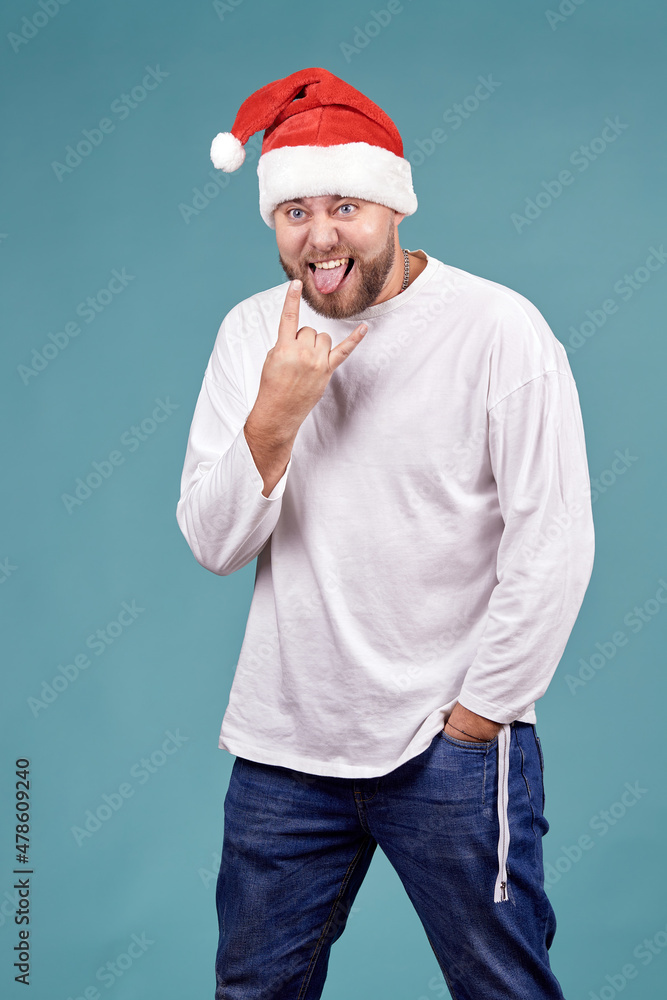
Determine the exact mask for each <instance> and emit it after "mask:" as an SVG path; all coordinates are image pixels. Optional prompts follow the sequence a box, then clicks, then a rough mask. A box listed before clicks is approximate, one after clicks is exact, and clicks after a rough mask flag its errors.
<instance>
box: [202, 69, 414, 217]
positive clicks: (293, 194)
mask: <svg viewBox="0 0 667 1000" xmlns="http://www.w3.org/2000/svg"><path fill="white" fill-rule="evenodd" d="M260 129H265V130H266V131H265V132H264V139H263V141H262V153H261V156H260V158H259V163H258V165H257V174H258V176H259V211H260V214H261V216H262V218H263V219H264V221H265V222H266V224H267V226H270V227H271V228H272V229H275V222H274V219H273V212H274V209H275V208H276V206H277V205H279V204H280V203H281V202H283V201H289V200H291V199H292V198H308V197H314V196H317V195H325V194H340V195H341V196H342V197H353V198H354V197H356V198H362V199H364V200H365V201H373V202H377V203H378V204H380V205H387V207H388V208H393V209H395V211H397V212H400V213H401V214H402V215H412V214H413V212H415V211H416V210H417V197H416V195H415V193H414V191H413V189H412V171H411V169H410V163H409V162H408V160H406V159H405V158H404V157H403V143H402V141H401V137H400V135H399V132H398V129H397V128H396V126H395V125H394V123H393V121H392V120H391V118H389V116H388V115H386V114H385V113H384V111H383V110H382V108H379V107H378V106H377V104H374V103H373V101H371V100H369V98H368V97H366V96H365V95H364V94H362V93H361V92H360V91H358V90H355V89H354V87H351V86H350V85H349V84H348V83H345V81H344V80H341V79H339V78H338V77H337V76H334V75H333V73H329V71H328V70H326V69H321V68H319V67H311V68H310V69H301V70H299V71H298V72H296V73H292V74H291V75H290V76H286V77H285V78H284V79H282V80H275V81H274V82H273V83H267V84H266V86H265V87H260V89H259V90H256V91H255V93H254V94H251V95H250V97H248V98H247V99H246V100H245V101H244V102H243V104H242V105H241V107H240V108H239V111H238V114H237V115H236V120H235V121H234V125H233V126H232V131H231V132H220V133H219V134H218V135H216V137H215V139H214V140H213V143H212V144H211V160H212V161H213V165H214V166H215V167H217V168H218V169H219V170H224V171H226V172H231V171H233V170H237V169H238V168H239V167H240V166H241V164H242V163H243V161H244V159H245V150H244V148H243V147H244V145H245V143H246V142H247V141H248V139H249V138H250V136H251V135H254V133H255V132H259V130H260Z"/></svg>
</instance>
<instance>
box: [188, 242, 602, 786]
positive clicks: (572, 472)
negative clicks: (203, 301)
mask: <svg viewBox="0 0 667 1000" xmlns="http://www.w3.org/2000/svg"><path fill="white" fill-rule="evenodd" d="M413 252H414V251H413ZM417 253H418V254H419V255H420V256H421V257H422V258H424V259H426V260H427V261H428V263H427V266H426V268H425V269H424V270H423V271H422V273H421V274H420V275H419V276H418V277H417V278H416V279H415V280H414V281H413V282H412V284H411V285H410V286H409V287H408V288H407V289H406V290H405V291H404V292H402V293H400V294H399V295H396V296H394V297H393V298H391V299H389V300H388V301H386V302H382V303H380V304H379V305H374V306H371V307H370V308H369V309H367V310H366V311H365V312H363V313H360V314H358V315H356V316H355V317H353V318H351V319H347V320H328V319H324V318H323V317H322V316H319V315H318V314H316V313H314V312H313V311H312V310H311V309H310V308H309V307H308V306H307V304H306V303H305V302H302V305H301V310H300V318H299V326H304V325H307V326H312V327H314V328H315V329H316V330H317V331H318V332H319V331H326V332H327V333H329V334H330V336H331V339H332V345H334V346H335V345H336V344H338V343H340V342H341V341H342V340H343V339H344V338H345V337H346V336H347V335H348V334H349V333H350V332H351V330H352V329H353V328H354V327H355V326H356V325H357V324H358V323H359V322H360V321H361V319H364V320H366V321H367V322H368V327H369V329H368V332H367V334H366V336H365V338H364V339H363V340H362V341H361V343H360V344H359V345H358V346H357V347H356V348H355V349H354V351H353V352H352V354H351V355H350V356H349V357H348V358H347V359H346V360H345V361H344V362H343V363H342V364H341V365H340V366H339V367H338V368H337V369H336V370H335V371H334V373H333V375H332V377H331V380H330V382H329V383H328V385H327V388H326V390H325V392H324V395H323V396H322V398H321V400H320V401H319V402H318V403H317V404H316V406H315V407H314V408H313V410H312V411H311V412H310V414H309V415H308V417H307V418H306V420H305V421H304V423H303V424H302V426H301V427H300V429H299V431H298V434H297V437H296V441H295V444H294V448H293V451H292V455H291V458H290V461H289V464H288V466H287V468H286V470H285V472H284V474H283V476H282V478H281V479H280V481H279V482H278V483H277V485H276V486H275V488H274V489H273V491H272V493H271V495H270V496H269V497H265V496H263V495H262V489H263V482H262V478H261V476H260V474H259V472H258V470H257V468H256V466H255V463H254V461H253V458H252V454H251V452H250V449H249V447H248V444H247V441H246V439H245V435H244V433H243V425H244V423H245V420H246V418H247V416H248V414H249V412H250V410H251V409H252V407H253V404H254V402H255V399H256V397H257V392H258V389H259V380H260V374H261V371H262V366H263V364H264V360H265V357H266V353H267V351H268V350H269V349H270V348H271V347H273V346H274V344H275V342H276V339H277V334H278V320H279V316H280V312H281V309H282V306H283V302H284V299H285V292H286V289H287V282H284V283H283V284H280V285H278V286H276V287H274V288H270V289H268V290H267V291H263V292H259V293H258V294H256V295H253V296H251V297H250V298H248V299H246V300H244V301H243V302H240V303H239V304H238V305H237V306H235V307H234V308H233V309H232V310H231V311H230V312H229V313H228V315H227V316H226V317H225V319H224V321H223V323H222V325H221V327H220V331H219V333H218V336H217V339H216V342H215V345H214V348H213V353H212V355H211V358H210V361H209V364H208V366H207V368H206V372H205V375H204V380H203V385H202V389H201V392H200V395H199V398H198V401H197V406H196V410H195V414H194V418H193V421H192V427H191V431H190V437H189V440H188V447H187V454H186V457H185V466H184V469H183V476H182V483H181V498H180V501H179V503H178V507H177V519H178V523H179V526H180V528H181V530H182V532H183V534H184V535H185V538H186V539H187V542H188V544H189V546H190V548H191V549H192V551H193V553H194V555H195V557H196V559H197V560H198V561H199V562H200V563H201V565H202V566H204V567H205V568H206V569H209V570H210V571H211V572H213V573H217V574H220V575H227V574H230V573H233V572H234V571H235V570H237V569H240V568H241V567H242V566H245V565H246V564H247V563H249V562H250V561H251V560H252V559H254V558H255V556H259V558H258V560H257V570H256V578H255V589H254V594H253V599H252V604H251V608H250V613H249V616H248V622H247V626H246V631H245V637H244V641H243V645H242V648H241V652H240V655H239V659H238V663H237V666H236V672H235V676H234V680H233V684H232V688H231V692H230V696H229V704H228V706H227V709H226V712H225V714H224V718H223V721H222V728H221V732H220V738H219V744H218V745H219V747H220V748H222V749H225V750H227V751H229V752H230V753H232V754H235V755H238V756H242V757H247V758H250V759H251V760H255V761H260V762H262V763H266V764H279V765H282V766H285V767H290V768H296V769H298V770H301V771H306V772H309V773H312V774H323V775H335V776H340V777H373V776H376V775H382V774H386V773H387V772H389V771H391V770H393V769H394V768H396V767H398V766H399V765H400V764H402V763H404V762H405V761H407V760H410V759H411V758H412V757H415V756H416V755H417V754H419V753H421V752H422V751H424V750H425V749H426V748H427V747H428V746H429V744H430V743H431V741H432V739H433V737H434V735H435V734H436V733H437V732H438V731H439V730H441V729H442V727H443V725H444V723H445V721H446V718H447V716H448V715H449V713H450V711H451V709H452V707H453V705H454V704H455V702H456V701H459V702H461V704H462V705H463V706H464V707H466V708H468V709H470V710H471V711H473V712H477V713H478V714H479V715H483V716H485V717H487V718H489V719H493V720H495V721H497V722H501V723H505V724H507V723H509V722H512V721H513V720H515V719H518V720H521V721H524V722H533V723H534V722H535V721H536V716H535V702H536V700H537V699H538V698H540V697H541V696H542V695H543V694H544V692H545V691H546V689H547V686H548V684H549V682H550V681H551V678H552V676H553V674H554V671H555V669H556V666H557V664H558V661H559V659H560V657H561V655H562V653H563V650H564V648H565V645H566V643H567V640H568V637H569V635H570V632H571V629H572V626H573V624H574V621H575V619H576V617H577V614H578V612H579V608H580V606H581V603H582V600H583V597H584V593H585V591H586V587H587V585H588V581H589V579H590V575H591V571H592V565H593V553H594V531H593V520H592V513H591V502H590V483H589V476H588V467H587V461H586V449H585V439H584V430H583V425H582V419H581V411H580V407H579V398H578V394H577V389H576V385H575V382H574V379H573V377H572V372H571V370H570V366H569V363H568V359H567V355H566V353H565V350H564V348H563V346H562V345H561V344H560V342H559V341H558V340H557V339H556V337H555V336H554V335H553V333H552V332H551V330H550V328H549V326H548V325H547V323H546V321H545V320H544V318H543V316H542V315H541V313H540V312H539V311H538V310H537V309H536V307H535V306H534V305H532V303H531V302H529V301H528V300H527V299H525V298H524V297H523V296H522V295H519V294H518V293H517V292H514V291H512V290H511V289H509V288H506V287H504V286H503V285H500V284H498V283H496V282H493V281H489V280H487V279H485V278H481V277H477V276H475V275H473V274H469V273H468V272H466V271H463V270H461V269H460V268H456V267H452V266H451V265H449V264H444V263H442V262H441V261H439V260H436V259H435V258H434V257H427V255H426V254H424V252H423V251H417ZM504 732H505V733H507V732H508V730H507V728H505V731H504Z"/></svg>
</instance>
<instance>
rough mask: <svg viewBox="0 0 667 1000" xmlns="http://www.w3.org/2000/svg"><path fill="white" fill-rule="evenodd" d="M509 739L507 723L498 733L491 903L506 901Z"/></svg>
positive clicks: (508, 839)
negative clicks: (495, 847)
mask: <svg viewBox="0 0 667 1000" xmlns="http://www.w3.org/2000/svg"><path fill="white" fill-rule="evenodd" d="M510 737H511V730H510V727H509V724H508V723H505V724H504V725H503V728H502V729H501V730H499V732H498V823H499V826H500V834H499V836H498V877H497V878H496V886H495V889H494V891H493V902H494V903H504V902H506V901H507V899H508V896H507V855H508V853H509V847H510V825H509V820H508V818H507V806H508V798H509V783H508V778H509V770H510Z"/></svg>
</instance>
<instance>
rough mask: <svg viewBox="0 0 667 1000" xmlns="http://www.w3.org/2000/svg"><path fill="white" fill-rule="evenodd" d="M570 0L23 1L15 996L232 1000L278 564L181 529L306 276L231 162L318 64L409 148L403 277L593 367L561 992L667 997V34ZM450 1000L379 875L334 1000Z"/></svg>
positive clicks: (368, 891)
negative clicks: (238, 365) (500, 291)
mask: <svg viewBox="0 0 667 1000" xmlns="http://www.w3.org/2000/svg"><path fill="white" fill-rule="evenodd" d="M548 2H549V0H544V2H528V0H523V2H522V0H517V2H507V3H497V2H492V0H479V2H468V3H454V2H427V0H402V2H397V0H391V2H387V0H377V2H376V3H375V5H373V4H372V3H371V0H368V3H367V4H364V3H359V2H352V0H337V2H336V3H335V4H324V5H321V4H318V5H314V4H304V3H296V2H267V0H227V2H222V0H218V2H216V3H211V2H204V0H201V2H199V0H197V2H187V3H186V2H185V0H182V2H177V0H160V2H157V0H135V2H130V0H109V2H107V3H85V2H84V0H71V2H68V3H66V4H65V3H64V2H63V0H21V2H20V0H7V2H6V3H5V4H4V5H3V9H2V13H1V14H0V18H1V21H2V46H3V54H2V69H1V74H2V94H3V122H4V124H3V132H2V134H3V156H2V172H3V180H2V195H3V199H2V201H3V205H2V211H1V214H0V252H1V253H2V271H3V276H4V278H5V286H4V293H3V307H4V333H3V337H2V359H3V364H2V374H1V378H2V391H1V399H2V407H3V417H2V432H3V446H4V448H3V471H4V488H3V491H2V510H3V513H2V535H1V539H0V560H1V562H0V602H1V608H2V612H3V615H4V622H5V624H4V629H3V631H4V640H3V647H4V651H5V656H4V667H3V685H2V688H3V691H2V710H3V720H2V742H3V751H2V758H1V760H2V763H1V767H0V795H1V801H2V836H1V837H0V858H1V861H2V864H1V865H0V949H1V952H0V982H1V987H0V989H1V991H2V995H3V996H5V997H21V996H31V997H33V998H35V1000H47V998H48V1000H77V998H84V1000H96V998H97V997H107V996H109V997H110V998H111V1000H126V998H127V1000H131V998H153V997H161V998H164V1000H183V998H186V997H187V998H188V1000H199V998H201V1000H206V998H211V1000H212V997H213V991H214V974H213V962H214V954H215V947H216V940H217V922H216V916H215V901H214V894H215V875H216V873H217V864H218V861H219V857H220V848H221V843H222V833H223V799H224V794H225V791H226V788H227V783H228V778H229V773H230V769H231V766H232V763H233V758H232V757H231V755H229V754H228V753H227V752H226V751H222V750H219V749H218V747H217V740H218V732H219V728H220V723H221V720H222V716H223V713H224V710H225V707H226V704H227V696H228V692H229V688H230V685H231V681H232V677H233V673H234V667H235V664H236V658H237V656H238V653H239V650H240V646H241V642H242V639H243V633H244V627H245V621H246V616H247V612H248V608H249V604H250V599H251V594H252V586H253V579H254V563H252V564H250V565H249V566H247V567H245V568H244V569H243V570H242V571H240V572H237V573H235V574H234V575H232V576H231V577H226V578H225V577H216V576H214V575H213V574H211V573H208V572H207V571H205V570H204V569H202V568H201V567H200V566H199V565H198V564H197V563H196V561H195V559H194V557H193V555H192V554H191V552H190V550H189V549H188V547H187V545H186V543H185V541H184V539H183V537H182V536H181V534H180V531H179V529H178V526H177V524H176V519H175V509H176V503H177V500H178V496H179V483H180V474H181V468H182V463H183V458H184V454H185V446H186V440H187V435H188V430H189V425H190V420H191V417H192V412H193V409H194V404H195V400H196V397H197V393H198V390H199V387H200V384H201V379H202V376H203V372H204V368H205V366H206V363H207V361H208V358H209V355H210V352H211V349H212V346H213V342H214V339H215V336H216V333H217V330H218V326H219V324H220V322H221V320H222V318H223V317H224V316H225V314H226V313H227V311H228V310H229V309H230V308H231V307H232V306H233V305H234V304H235V303H236V302H238V301H239V300H240V299H242V298H244V297H246V296H249V295H251V294H253V293H254V292H256V291H259V290H261V289H263V288H267V287H269V286H271V285H274V284H277V283H278V282H280V281H282V280H284V275H283V272H282V270H281V269H280V266H279V263H278V256H277V250H276V246H275V237H274V234H273V232H272V231H271V230H270V229H268V227H267V226H266V225H265V224H264V223H263V222H262V220H261V218H260V215H259V212H258V204H257V203H258V190H257V177H256V161H257V140H255V141H254V142H253V144H251V148H250V151H249V155H248V160H247V162H246V164H245V165H244V166H243V167H242V169H241V170H239V171H238V172H237V173H236V174H233V175H231V176H229V177H227V176H225V175H222V174H219V173H218V172H217V171H215V170H213V168H212V165H211V163H210V160H209V147H210V142H211V139H212V138H213V136H214V135H215V134H216V133H217V132H218V131H224V130H228V129H229V128H230V127H231V125H232V123H233V120H234V116H235V114H236V111H237V109H238V107H239V105H240V104H241V102H242V101H243V100H244V99H245V98H246V97H247V96H248V95H249V94H250V93H251V92H252V91H254V90H256V89H257V88H258V87H260V86H262V85H264V84H265V83H268V82H269V81H271V80H274V79H276V78H278V77H282V76H286V75H288V74H289V73H291V72H293V71H294V70H296V69H299V68H302V67H305V66H324V67H326V68H327V69H329V70H330V71H332V72H333V73H335V74H337V75H339V76H342V77H344V78H345V79H346V80H348V81H349V82H350V83H351V84H352V85H354V86H355V87H357V88H358V89H360V90H362V91H363V92H364V93H367V94H368V95H369V96H370V97H371V98H372V99H373V100H375V101H376V102H377V103H378V104H379V105H380V106H381V107H383V108H384V109H386V111H387V112H388V113H389V114H390V115H391V116H392V117H393V119H394V120H395V122H396V123H397V125H398V127H399V130H400V131H401V134H402V136H403V138H404V143H405V152H406V155H407V156H409V158H410V160H411V162H412V164H413V167H414V185H415V189H416V192H417V195H418V198H419V202H420V207H419V209H418V211H417V212H416V214H415V215H413V216H412V217H410V218H409V219H406V220H405V221H404V222H403V223H402V224H401V229H400V235H401V242H402V244H403V245H404V246H407V247H410V248H411V249H416V248H418V247H421V248H423V249H424V250H426V251H427V253H429V254H431V255H432V256H435V257H437V258H439V259H440V260H443V261H445V262H448V263H450V264H453V265H455V266H457V267H461V268H464V269H466V270H468V271H471V272H473V273H474V274H478V275H482V276H484V277H486V278H490V279H492V280H494V281H498V282H501V283H503V284H506V285H509V286H510V287H511V288H514V289H516V290H518V291H519V292H521V293H522V294H523V295H525V296H526V297H527V298H529V299H530V300H531V301H532V302H534V303H535V304H536V305H537V307H538V308H539V309H540V310H541V311H542V313H543V314H544V316H545V317H546V319H547V321H548V322H549V323H550V325H551V327H552V329H553V331H554V333H555V334H556V336H557V337H558V338H559V339H560V340H561V341H562V342H563V343H564V344H565V345H566V346H567V348H568V350H569V357H570V363H571V366H572V370H573V373H574V376H575V379H576V381H577V385H578V389H579V394H580V399H581V405H582V411H583V417H584V424H585V429H586V441H587V448H588V457H589V464H590V473H591V477H592V480H593V488H594V493H593V505H594V506H593V511H594V518H595V525H596V540H597V551H596V559H595V567H594V570H593V575H592V578H591V582H590V586H589V588H588V592H587V594H586V598H585V601H584V604H583V607H582V610H581V613H580V615H579V618H578V620H577V623H576V625H575V627H574V630H573V632H572V635H571V638H570V641H569V643H568V646H567V649H566V651H565V653H564V656H563V658H562V661H561V663H560V665H559V667H558V670H557V672H556V674H555V677H554V679H553V681H552V684H551V686H550V688H549V690H548V692H547V694H546V695H545V696H544V698H543V699H542V700H541V702H540V703H539V704H538V707H537V711H538V732H539V733H540V735H541V737H542V741H543V746H544V752H545V759H546V775H545V776H546V815H547V818H548V820H549V822H550V824H551V829H550V831H549V833H548V834H547V836H546V838H545V841H544V850H545V861H546V873H547V885H548V891H549V894H550V897H551V899H552V901H553V904H554V907H555V909H556V913H557V917H558V925H559V926H558V932H557V934H556V938H555V942H554V945H553V949H552V962H553V965H554V968H555V970H556V972H557V974H558V976H559V978H560V979H561V981H562V984H563V988H564V992H565V995H566V996H567V997H568V1000H575V998H582V1000H591V998H592V1000H612V998H613V997H615V996H616V995H617V994H618V995H620V994H623V998H624V1000H655V998H656V997H659V996H662V995H664V983H665V981H666V979H667V892H666V890H667V878H666V866H665V853H664V844H665V827H664V825H663V824H665V821H666V820H667V816H666V800H665V793H664V783H665V765H666V757H665V737H664V705H665V700H666V698H667V680H666V672H665V623H666V621H667V605H666V604H665V601H666V600H667V583H666V581H667V551H666V545H665V530H664V523H665V521H664V510H665V488H666V485H667V483H666V477H665V362H666V361H667V351H666V347H665V322H664V315H665V305H666V303H665V291H664V289H665V277H666V275H667V257H666V255H665V246H666V244H667V220H666V218H665V195H664V190H665V187H664V181H665V133H666V129H665V116H664V65H663V63H664V54H665V53H664V38H665V32H666V30H667V23H666V22H667V11H666V10H665V8H664V6H662V7H661V6H660V5H657V4H655V3H652V2H649V0H635V2H634V3H632V4H629V3H625V2H620V0H606V2H604V3H603V2H602V0H551V2H552V6H551V7H549V6H547V4H548ZM483 82H484V86H480V84H482V83H483ZM476 88H477V89H478V95H481V94H484V95H485V96H484V97H483V98H481V99H480V97H479V96H477V97H475V91H476ZM22 759H25V760H26V761H29V768H30V789H29V796H30V805H29V813H30V817H31V818H30V824H29V831H28V832H27V833H26V832H25V831H23V830H19V833H22V835H23V836H28V837H29V851H28V863H27V864H25V863H21V862H20V861H18V860H17V853H16V851H15V849H14V841H15V828H16V826H17V820H16V813H15V808H14V803H15V798H16V794H17V788H16V785H17V782H19V781H20V778H17V776H16V773H15V772H16V766H15V762H16V761H17V760H19V761H21V760H22ZM19 769H20V768H19ZM19 790H20V791H21V792H23V789H22V788H21V789H19ZM19 798H20V801H21V802H24V801H25V799H24V797H23V794H21V795H20V796H19ZM24 814H25V810H23V811H22V815H24ZM20 843H21V844H24V843H25V842H24V841H20ZM15 869H18V870H21V869H24V870H25V869H27V870H28V871H30V872H31V873H32V874H30V876H27V875H25V874H23V875H18V876H17V875H15V874H14V871H15ZM19 878H23V879H24V880H25V879H28V880H29V887H30V890H31V891H30V896H29V897H25V896H24V897H21V896H20V895H19V890H18V889H17V888H15V886H16V884H17V882H16V880H17V879H19ZM22 899H27V900H28V902H27V904H26V903H25V902H22ZM26 905H28V906H29V910H27V911H26ZM20 907H23V910H20ZM17 910H19V911H20V912H27V915H28V917H29V920H30V923H29V925H28V924H23V925H19V924H17V923H16V922H15V914H16V912H17ZM21 929H24V930H25V929H29V931H30V936H29V939H28V941H29V951H30V956H31V957H30V972H29V980H30V992H28V991H27V990H25V987H24V985H23V984H21V983H17V982H16V981H15V978H14V977H15V976H16V975H19V974H20V973H19V972H18V971H17V968H16V967H15V966H14V964H13V963H14V962H15V961H16V960H17V955H18V954H19V952H18V951H17V950H16V949H18V947H19V943H20V941H21V940H23V941H24V942H25V940H26V939H25V937H24V938H23V939H20V938H19V932H20V930H21ZM446 995H447V994H446V989H445V986H444V983H443V981H442V977H441V975H440V974H439V971H438V967H437V964H436V961H435V958H434V956H433V954H432V952H431V950H430V947H429V945H428V942H427V940H426V936H425V934H424V932H423V930H422V927H421V925H420V923H419V920H418V918H417V916H416V914H415V913H414V911H413V909H412V907H411V904H410V903H409V901H408V899H407V897H406V895H405V893H404V891H403V889H402V886H401V884H400V882H399V880H398V878H397V876H396V875H395V873H394V871H393V869H392V868H391V867H390V866H389V864H388V862H387V861H386V858H385V857H384V856H383V855H381V854H380V853H379V852H378V853H377V855H376V858H375V860H374V862H373V865H372V867H371V870H370V872H369V875H368V877H367V880H366V882H365V883H364V885H363V887H362V889H361V892H360V894H359V897H358V900H357V902H356V904H355V907H354V909H353V911H352V913H351V916H350V919H349V923H348V927H347V930H346V931H345V934H344V935H343V937H342V938H341V940H340V941H339V942H338V943H337V944H336V945H335V947H334V948H333V951H332V958H331V964H330V971H329V978H328V981H327V985H326V988H325V993H324V997H325V1000H336V998H338V997H350V998H352V997H359V998H362V997H365V998H366V997H382V998H384V1000H424V998H427V1000H432V998H438V997H444V996H446Z"/></svg>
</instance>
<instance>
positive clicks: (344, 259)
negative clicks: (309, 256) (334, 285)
mask: <svg viewBox="0 0 667 1000" xmlns="http://www.w3.org/2000/svg"><path fill="white" fill-rule="evenodd" d="M349 259H350V258H349V257H340V258H339V259H338V260H322V261H313V263H314V265H315V267H323V268H325V269H326V268H330V267H340V266H341V265H342V264H347V262H348V260H349Z"/></svg>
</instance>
